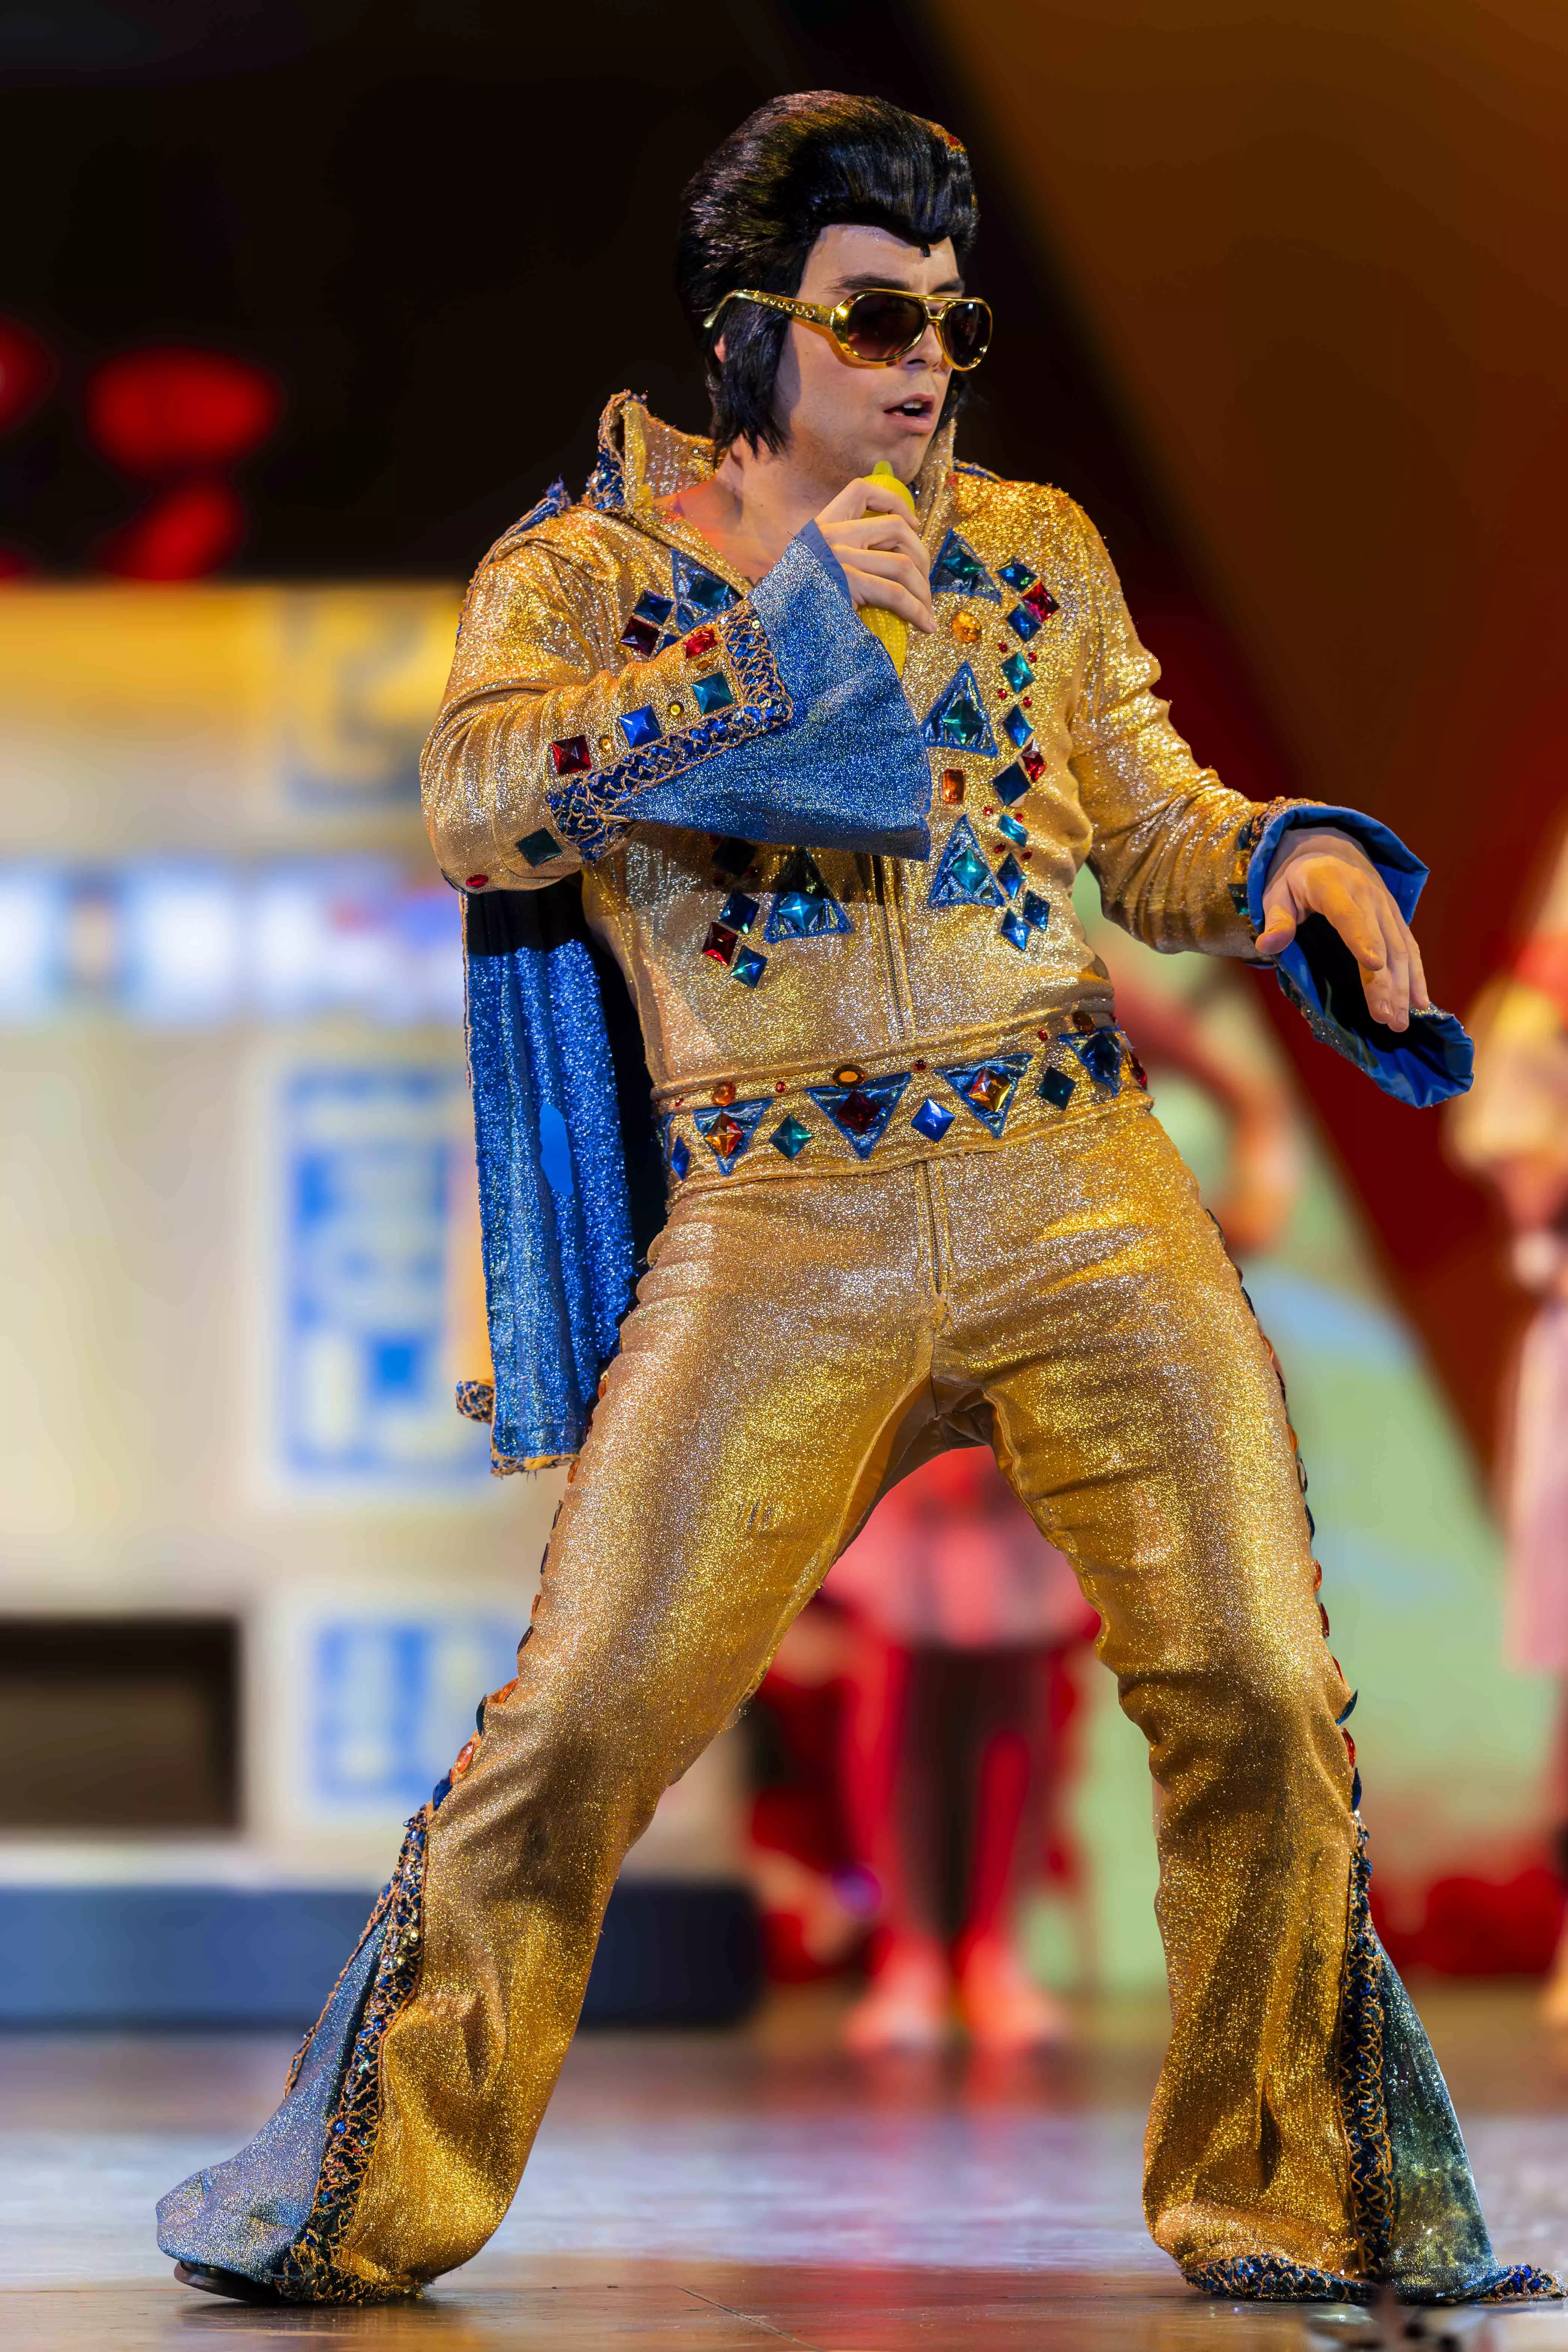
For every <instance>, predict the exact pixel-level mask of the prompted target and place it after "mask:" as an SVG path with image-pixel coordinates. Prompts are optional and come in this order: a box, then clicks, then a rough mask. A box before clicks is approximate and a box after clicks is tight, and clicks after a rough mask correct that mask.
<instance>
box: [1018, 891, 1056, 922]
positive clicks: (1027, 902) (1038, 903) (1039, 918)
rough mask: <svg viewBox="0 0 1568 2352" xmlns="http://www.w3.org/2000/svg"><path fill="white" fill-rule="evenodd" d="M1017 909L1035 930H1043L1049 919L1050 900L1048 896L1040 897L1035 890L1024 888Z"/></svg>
mask: <svg viewBox="0 0 1568 2352" xmlns="http://www.w3.org/2000/svg"><path fill="white" fill-rule="evenodd" d="M1018 911H1019V913H1020V914H1021V915H1022V916H1023V918H1024V920H1025V921H1026V923H1032V924H1033V925H1034V927H1035V929H1036V930H1037V931H1043V930H1044V929H1045V928H1046V925H1047V923H1048V922H1049V921H1050V919H1051V902H1050V900H1049V899H1048V898H1041V896H1040V894H1039V892H1038V891H1037V890H1026V891H1025V893H1024V898H1023V904H1022V906H1021V907H1020V908H1019V909H1018Z"/></svg>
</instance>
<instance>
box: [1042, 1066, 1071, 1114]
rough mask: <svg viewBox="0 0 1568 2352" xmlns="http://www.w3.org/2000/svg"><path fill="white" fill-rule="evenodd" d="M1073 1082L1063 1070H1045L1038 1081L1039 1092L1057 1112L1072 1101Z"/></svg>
mask: <svg viewBox="0 0 1568 2352" xmlns="http://www.w3.org/2000/svg"><path fill="white" fill-rule="evenodd" d="M1073 1086H1074V1081H1073V1080H1072V1079H1071V1078H1069V1077H1068V1074H1067V1072H1066V1071H1065V1070H1047V1072H1046V1075H1045V1076H1044V1077H1043V1078H1042V1079H1041V1080H1040V1085H1039V1092H1040V1094H1041V1095H1042V1096H1043V1097H1044V1098H1045V1100H1046V1101H1047V1102H1048V1103H1051V1104H1054V1106H1055V1107H1056V1108H1057V1109H1058V1110H1060V1109H1061V1108H1063V1106H1064V1105H1065V1104H1067V1103H1068V1102H1070V1101H1071V1100H1072V1091H1073Z"/></svg>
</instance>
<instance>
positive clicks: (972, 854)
mask: <svg viewBox="0 0 1568 2352" xmlns="http://www.w3.org/2000/svg"><path fill="white" fill-rule="evenodd" d="M1004 904H1005V897H1004V893H1003V889H1002V886H1001V884H1000V883H999V882H998V881H997V879H996V877H995V876H994V874H993V873H992V871H991V868H990V866H989V865H988V864H987V863H986V858H985V852H984V850H983V849H982V848H981V846H980V844H979V842H978V841H977V840H976V839H975V837H974V827H973V825H972V824H970V822H969V819H968V818H967V817H966V816H961V817H960V818H959V820H958V823H957V824H955V825H954V826H953V828H952V832H951V833H950V834H949V835H948V836H947V847H946V848H945V849H944V850H943V851H942V856H941V857H940V858H939V859H938V861H937V869H936V872H935V873H934V874H933V875H932V876H931V888H930V890H929V891H928V892H927V893H926V905H927V906H928V907H1000V906H1002V905H1004Z"/></svg>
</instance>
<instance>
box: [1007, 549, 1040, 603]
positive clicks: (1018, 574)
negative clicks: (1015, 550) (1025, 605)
mask: <svg viewBox="0 0 1568 2352" xmlns="http://www.w3.org/2000/svg"><path fill="white" fill-rule="evenodd" d="M996 576H997V578H998V579H999V580H1005V582H1006V583H1007V585H1008V587H1009V588H1016V590H1017V592H1018V593H1019V595H1020V596H1021V595H1022V594H1023V593H1024V591H1025V589H1026V588H1032V587H1033V586H1034V584H1035V583H1036V581H1037V579H1038V577H1039V574H1038V572H1031V571H1030V569H1029V567H1028V565H1027V564H1026V562H1025V561H1024V559H1023V557H1022V556H1021V555H1016V556H1015V557H1014V558H1013V561H1012V562H1011V563H1000V564H998V565H997V567H996Z"/></svg>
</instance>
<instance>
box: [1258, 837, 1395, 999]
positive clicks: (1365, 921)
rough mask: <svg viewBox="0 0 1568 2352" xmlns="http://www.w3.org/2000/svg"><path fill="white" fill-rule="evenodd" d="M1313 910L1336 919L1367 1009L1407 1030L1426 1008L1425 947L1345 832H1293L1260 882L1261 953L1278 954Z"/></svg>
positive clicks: (1371, 866) (1337, 929)
mask: <svg viewBox="0 0 1568 2352" xmlns="http://www.w3.org/2000/svg"><path fill="white" fill-rule="evenodd" d="M1308 915H1321V916H1322V917H1323V919H1324V920H1325V921H1327V922H1329V923H1331V924H1332V925H1333V928H1334V929H1335V930H1336V931H1338V933H1339V935H1340V937H1341V939H1342V940H1343V941H1344V943H1345V945H1346V947H1347V948H1349V950H1350V951H1351V953H1352V955H1353V956H1354V958H1355V960H1356V963H1357V966H1358V968H1359V970H1360V971H1361V984H1362V986H1363V989H1364V990H1365V992H1366V1003H1367V1010H1368V1011H1369V1012H1370V1013H1371V1014H1372V1016H1373V1020H1374V1021H1381V1022H1383V1023H1384V1025H1385V1026H1386V1027H1387V1028H1390V1029H1407V1028H1408V1027H1409V1025H1410V1009H1411V1007H1412V1005H1414V1006H1415V1010H1416V1011H1417V1012H1418V1013H1429V1012H1430V1011H1431V1009H1432V1000H1431V998H1430V997H1429V996H1428V995H1427V993H1426V973H1425V972H1424V971H1422V969H1421V950H1420V949H1419V948H1418V947H1417V946H1416V944H1415V939H1414V937H1413V936H1412V933H1411V930H1410V927H1409V925H1408V924H1407V923H1406V921H1405V918H1404V916H1403V915H1402V914H1401V913H1400V911H1399V908H1397V907H1396V906H1395V904H1394V898H1393V896H1392V894H1391V893H1390V891H1389V888H1388V886H1387V884H1386V883H1385V882H1384V879H1383V877H1382V876H1381V875H1380V874H1379V873H1378V870H1377V868H1376V866H1374V865H1373V862H1372V860H1371V858H1370V857H1368V856H1367V855H1366V853H1365V851H1364V850H1363V849H1361V848H1359V847H1358V846H1357V845H1356V844H1355V843H1354V842H1353V841H1352V839H1351V838H1350V835H1348V834H1343V833H1338V832H1335V831H1333V830H1331V829H1329V828H1324V829H1322V830H1320V831H1316V832H1308V831H1305V830H1302V831H1300V832H1290V833H1288V834H1287V835H1286V836H1285V838H1284V840H1283V842H1282V843H1281V844H1280V846H1279V852H1278V854H1277V855H1276V856H1275V859H1274V862H1273V864H1272V865H1271V866H1270V867H1269V869H1268V881H1267V882H1266V883H1265V884H1264V887H1263V929H1261V930H1260V931H1259V932H1258V954H1259V955H1263V956H1270V957H1272V956H1277V955H1279V953H1280V951H1281V950H1282V949H1285V948H1288V947H1289V944H1290V942H1291V940H1293V939H1294V938H1295V936H1296V927H1297V925H1298V924H1299V923H1300V921H1301V920H1302V919H1303V918H1304V917H1305V916H1308Z"/></svg>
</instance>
